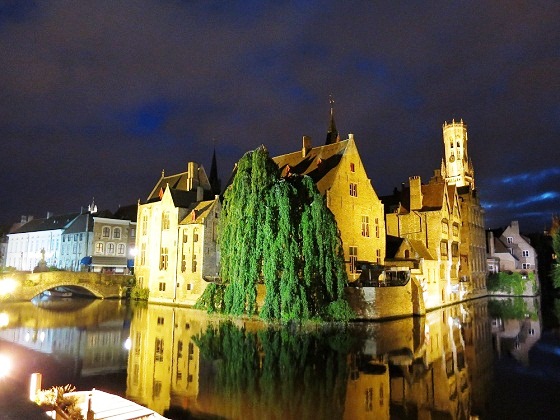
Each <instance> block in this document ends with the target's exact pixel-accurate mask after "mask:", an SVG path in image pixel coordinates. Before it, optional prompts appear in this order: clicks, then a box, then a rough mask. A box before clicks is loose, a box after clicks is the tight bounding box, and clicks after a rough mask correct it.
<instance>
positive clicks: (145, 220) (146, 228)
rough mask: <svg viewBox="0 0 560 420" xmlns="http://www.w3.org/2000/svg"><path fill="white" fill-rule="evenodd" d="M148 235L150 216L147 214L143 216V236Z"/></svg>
mask: <svg viewBox="0 0 560 420" xmlns="http://www.w3.org/2000/svg"><path fill="white" fill-rule="evenodd" d="M147 233H148V215H147V214H145V215H144V216H142V235H146V234H147Z"/></svg>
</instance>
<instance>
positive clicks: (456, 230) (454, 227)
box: [453, 223, 459, 237]
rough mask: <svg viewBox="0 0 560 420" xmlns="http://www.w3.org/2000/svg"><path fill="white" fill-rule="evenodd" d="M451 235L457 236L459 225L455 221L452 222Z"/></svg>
mask: <svg viewBox="0 0 560 420" xmlns="http://www.w3.org/2000/svg"><path fill="white" fill-rule="evenodd" d="M453 236H455V237H457V236H459V225H458V224H457V223H453Z"/></svg>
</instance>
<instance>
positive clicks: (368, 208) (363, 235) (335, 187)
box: [273, 107, 385, 281]
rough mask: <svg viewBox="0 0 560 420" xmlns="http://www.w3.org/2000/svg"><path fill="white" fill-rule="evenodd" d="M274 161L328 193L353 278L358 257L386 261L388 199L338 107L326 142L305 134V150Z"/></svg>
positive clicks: (350, 279)
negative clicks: (339, 126)
mask: <svg viewBox="0 0 560 420" xmlns="http://www.w3.org/2000/svg"><path fill="white" fill-rule="evenodd" d="M273 160H274V162H276V164H277V165H278V167H279V168H280V170H281V171H282V175H283V176H286V175H288V174H298V175H308V176H310V177H311V178H312V179H313V181H314V182H315V185H316V186H317V189H318V190H319V192H320V193H321V194H322V195H323V196H325V197H326V203H327V206H328V208H329V209H330V210H331V212H332V213H333V214H334V217H335V220H336V223H337V226H338V229H339V231H340V237H341V239H342V244H343V247H344V260H345V261H346V267H347V272H348V279H349V281H353V280H356V279H357V278H358V277H359V272H358V264H357V263H358V261H360V262H368V263H371V264H379V265H381V264H383V262H384V258H385V223H384V217H383V204H382V203H381V200H379V198H378V196H377V194H376V192H375V190H374V189H373V186H372V184H371V180H370V179H369V178H368V176H367V173H366V170H365V168H364V165H363V163H362V159H361V157H360V153H359V152H358V148H357V146H356V142H355V141H354V135H353V134H349V135H348V139H346V140H340V137H339V135H338V131H337V130H336V125H335V123H334V116H333V111H332V107H331V119H330V125H329V130H328V134H327V141H326V144H325V145H323V146H318V147H312V145H311V138H310V137H308V136H304V137H303V144H302V148H301V150H299V151H297V152H292V153H288V154H285V155H281V156H277V157H275V158H273Z"/></svg>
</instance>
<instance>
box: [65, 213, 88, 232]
mask: <svg viewBox="0 0 560 420" xmlns="http://www.w3.org/2000/svg"><path fill="white" fill-rule="evenodd" d="M86 228H87V231H88V232H93V218H92V217H91V215H90V214H89V213H84V214H80V215H79V216H78V217H76V218H75V219H74V220H73V221H72V222H71V223H70V225H69V226H68V227H67V228H66V229H65V230H64V232H63V233H64V234H65V235H66V234H70V233H82V232H85V231H86Z"/></svg>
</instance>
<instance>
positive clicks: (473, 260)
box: [441, 120, 488, 297]
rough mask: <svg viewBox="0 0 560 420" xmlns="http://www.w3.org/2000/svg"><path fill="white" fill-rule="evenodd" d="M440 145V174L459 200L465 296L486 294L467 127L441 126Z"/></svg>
mask: <svg viewBox="0 0 560 420" xmlns="http://www.w3.org/2000/svg"><path fill="white" fill-rule="evenodd" d="M442 130H443V145H444V150H445V156H444V159H443V161H442V165H441V174H442V176H443V177H445V179H446V180H447V182H448V183H449V184H450V185H455V186H456V187H457V193H458V195H459V199H460V205H461V215H462V225H461V238H462V242H461V246H460V254H461V265H460V271H459V276H460V278H461V283H462V288H463V289H464V291H465V292H464V293H465V294H466V296H468V297H474V296H483V295H486V278H487V275H488V271H487V267H486V233H485V228H484V210H483V208H482V206H481V205H480V198H479V196H478V190H477V189H476V188H475V180H474V169H473V165H472V161H471V159H470V157H469V154H468V135H467V125H466V124H465V123H464V122H463V120H461V121H455V120H453V121H451V123H447V122H446V123H444V124H443V126H442Z"/></svg>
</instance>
